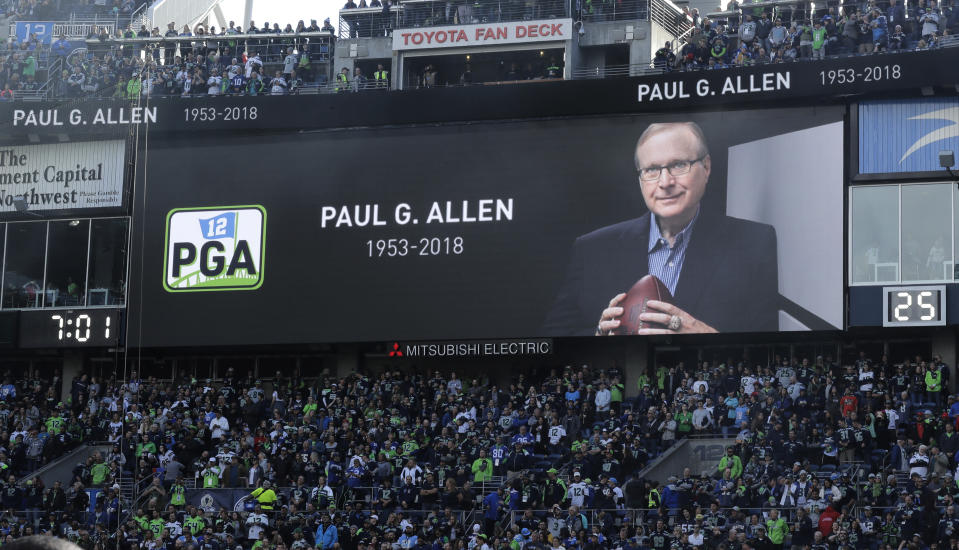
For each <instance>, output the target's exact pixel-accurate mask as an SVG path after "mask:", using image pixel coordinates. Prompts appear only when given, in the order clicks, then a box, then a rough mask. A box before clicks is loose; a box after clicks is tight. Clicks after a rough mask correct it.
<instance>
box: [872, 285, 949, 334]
mask: <svg viewBox="0 0 959 550" xmlns="http://www.w3.org/2000/svg"><path fill="white" fill-rule="evenodd" d="M882 294H883V304H882V310H883V316H882V326H884V327H901V326H932V325H945V324H946V286H945V285H932V286H895V287H884V288H883V289H882Z"/></svg>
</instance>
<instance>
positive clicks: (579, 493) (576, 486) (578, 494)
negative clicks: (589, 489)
mask: <svg viewBox="0 0 959 550" xmlns="http://www.w3.org/2000/svg"><path fill="white" fill-rule="evenodd" d="M566 496H568V497H569V504H570V506H576V507H577V508H582V507H583V502H585V500H586V484H585V483H583V482H582V481H580V482H579V483H570V484H569V489H567V491H566Z"/></svg>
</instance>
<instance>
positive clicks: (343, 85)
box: [333, 67, 350, 92]
mask: <svg viewBox="0 0 959 550" xmlns="http://www.w3.org/2000/svg"><path fill="white" fill-rule="evenodd" d="M333 90H334V91H337V92H348V91H350V70H349V69H347V68H346V67H343V68H342V69H340V74H338V75H336V87H335V88H333Z"/></svg>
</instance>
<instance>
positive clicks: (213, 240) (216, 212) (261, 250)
mask: <svg viewBox="0 0 959 550" xmlns="http://www.w3.org/2000/svg"><path fill="white" fill-rule="evenodd" d="M265 254H266V209H264V208H263V207H262V206H260V205H257V204H254V205H246V206H222V207H211V208H175V209H173V210H171V211H170V212H169V213H168V214H167V221H166V239H165V257H164V262H163V287H164V288H165V289H166V290H167V291H168V292H204V291H218V290H255V289H257V288H260V285H262V284H263V259H264V257H265Z"/></svg>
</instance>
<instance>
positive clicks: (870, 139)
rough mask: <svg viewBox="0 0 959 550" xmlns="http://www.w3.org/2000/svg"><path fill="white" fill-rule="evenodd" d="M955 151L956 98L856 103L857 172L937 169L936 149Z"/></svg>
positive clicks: (958, 138)
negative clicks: (857, 121)
mask: <svg viewBox="0 0 959 550" xmlns="http://www.w3.org/2000/svg"><path fill="white" fill-rule="evenodd" d="M942 150H952V151H955V152H956V153H957V154H959V98H955V97H953V98H944V99H938V98H929V99H907V100H889V101H870V102H867V103H861V104H860V105H859V173H861V174H898V173H903V172H939V171H942V170H943V169H942V168H941V167H940V166H939V151H942Z"/></svg>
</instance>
